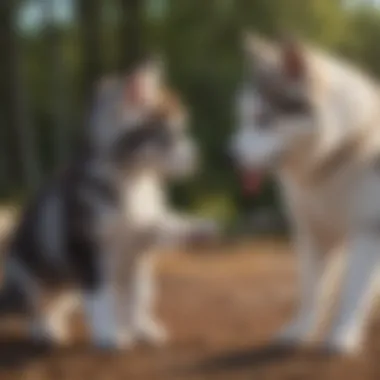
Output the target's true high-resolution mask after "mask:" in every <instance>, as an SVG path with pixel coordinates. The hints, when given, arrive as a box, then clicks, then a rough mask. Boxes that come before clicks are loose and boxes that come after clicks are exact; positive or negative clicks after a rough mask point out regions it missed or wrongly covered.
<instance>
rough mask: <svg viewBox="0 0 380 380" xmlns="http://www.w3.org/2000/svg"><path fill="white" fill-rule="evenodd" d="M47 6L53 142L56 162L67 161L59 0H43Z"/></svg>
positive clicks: (46, 32)
mask: <svg viewBox="0 0 380 380" xmlns="http://www.w3.org/2000/svg"><path fill="white" fill-rule="evenodd" d="M58 1H59V0H58ZM42 2H43V6H44V24H45V25H44V26H45V28H44V32H45V43H46V46H47V49H46V52H47V54H46V56H45V58H46V62H47V67H50V68H51V70H50V78H49V79H50V80H49V81H48V83H49V87H48V89H47V94H48V96H47V99H48V107H49V112H50V116H51V122H52V137H53V138H52V140H53V141H52V144H53V147H54V151H53V153H54V155H55V165H56V166H61V165H62V164H63V163H64V162H65V158H66V156H67V152H68V143H69V131H68V126H69V122H68V120H67V117H68V114H69V112H68V96H67V88H68V86H67V79H68V78H67V72H66V70H65V66H64V57H63V51H62V49H63V46H62V34H61V32H60V30H59V26H58V25H57V24H56V22H57V21H56V11H57V9H56V5H57V1H54V0H42Z"/></svg>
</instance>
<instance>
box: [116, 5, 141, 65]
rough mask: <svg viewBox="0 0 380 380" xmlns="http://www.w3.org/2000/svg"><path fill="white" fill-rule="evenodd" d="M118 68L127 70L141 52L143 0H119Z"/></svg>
mask: <svg viewBox="0 0 380 380" xmlns="http://www.w3.org/2000/svg"><path fill="white" fill-rule="evenodd" d="M119 8H120V16H119V23H120V27H119V28H120V35H119V68H120V69H121V70H127V69H128V68H129V67H130V66H131V65H133V64H135V62H136V60H137V59H139V58H140V57H141V56H142V54H143V26H144V11H145V1H144V0H119Z"/></svg>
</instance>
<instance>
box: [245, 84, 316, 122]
mask: <svg viewBox="0 0 380 380" xmlns="http://www.w3.org/2000/svg"><path fill="white" fill-rule="evenodd" d="M249 83H250V84H249V85H250V87H251V88H252V89H253V91H254V92H257V93H258V94H259V95H260V97H261V99H262V100H263V106H262V107H261V109H260V110H259V111H258V112H257V114H256V115H255V117H256V119H257V124H258V125H261V126H262V128H267V127H270V126H272V125H273V123H274V121H275V120H276V119H277V118H288V117H299V116H307V115H310V113H311V110H312V107H311V102H310V99H309V98H308V97H307V96H306V95H304V94H302V93H299V92H297V91H292V90H294V88H295V85H294V84H289V83H285V82H284V81H283V80H282V81H281V78H275V77H273V78H270V77H262V78H251V79H250V81H249Z"/></svg>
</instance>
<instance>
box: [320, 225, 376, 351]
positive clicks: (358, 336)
mask: <svg viewBox="0 0 380 380" xmlns="http://www.w3.org/2000/svg"><path fill="white" fill-rule="evenodd" d="M379 247H380V237H379V236H378V235H376V233H375V232H367V233H363V232H362V233H360V234H358V235H356V236H354V237H353V238H351V240H350V244H349V246H348V252H347V254H348V256H347V260H346V263H347V266H346V268H345V272H344V281H343V288H342V293H341V296H340V299H339V300H338V306H339V308H338V314H337V316H336V318H335V320H334V321H333V324H332V328H331V330H330V334H329V337H328V338H327V342H326V343H327V346H328V348H331V349H334V350H338V351H343V352H347V353H354V352H356V351H358V350H360V349H361V345H362V342H363V338H364V330H365V327H366V325H367V321H368V319H369V318H368V317H369V315H370V311H371V308H372V305H373V304H374V299H375V297H376V294H377V291H378V275H379V273H378V269H379V268H378V264H379V259H380V256H379Z"/></svg>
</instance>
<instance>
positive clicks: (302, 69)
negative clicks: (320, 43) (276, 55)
mask: <svg viewBox="0 0 380 380" xmlns="http://www.w3.org/2000/svg"><path fill="white" fill-rule="evenodd" d="M280 54H281V56H280V60H281V62H280V64H281V68H282V70H283V73H284V75H285V76H286V77H287V78H289V79H291V80H295V81H298V80H302V79H304V78H305V76H306V73H307V60H306V52H305V49H304V46H303V45H302V44H301V42H300V41H298V40H297V39H295V38H294V37H286V38H283V39H282V41H281V42H280Z"/></svg>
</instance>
